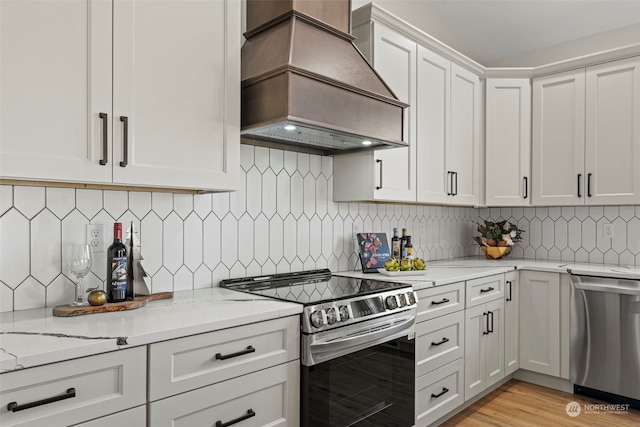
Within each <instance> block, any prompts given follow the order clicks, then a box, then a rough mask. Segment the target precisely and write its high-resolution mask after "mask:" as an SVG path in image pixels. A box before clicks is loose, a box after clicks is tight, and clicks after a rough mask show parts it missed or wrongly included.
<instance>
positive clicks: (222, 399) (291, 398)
mask: <svg viewBox="0 0 640 427" xmlns="http://www.w3.org/2000/svg"><path fill="white" fill-rule="evenodd" d="M299 381H300V362H298V361H297V360H296V361H293V362H289V363H285V364H283V365H278V366H274V367H272V368H268V369H264V370H262V371H258V372H254V373H251V374H248V375H244V376H242V377H239V378H234V379H232V380H228V381H224V382H221V383H218V384H214V385H211V386H208V387H204V388H200V389H198V390H193V391H190V392H189V393H184V394H180V395H178V396H173V397H170V398H167V399H163V400H159V401H157V402H152V403H151V405H150V410H149V425H152V426H154V427H163V426H171V427H181V426H185V427H187V426H205V425H207V426H211V425H216V422H217V421H221V422H222V423H228V422H229V421H232V420H236V419H238V418H241V417H247V418H246V420H244V421H242V422H241V423H239V424H238V425H242V427H254V426H256V427H257V426H266V425H268V426H297V425H298V424H299V418H300V406H299V401H300V383H299ZM252 413H253V414H254V415H252V416H250V415H251V414H252Z"/></svg>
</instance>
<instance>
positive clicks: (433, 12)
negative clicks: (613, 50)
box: [351, 0, 640, 66]
mask: <svg viewBox="0 0 640 427" xmlns="http://www.w3.org/2000/svg"><path fill="white" fill-rule="evenodd" d="M370 1H373V2H374V3H376V4H378V5H379V6H381V7H382V8H384V9H386V10H388V11H389V12H391V13H393V14H396V15H397V16H399V17H400V18H402V19H404V20H405V21H407V22H409V23H411V24H413V25H415V26H416V27H418V28H420V29H422V30H423V31H425V32H426V33H428V34H430V35H432V36H434V37H435V38H437V39H439V40H441V41H442V42H444V43H445V44H447V45H449V46H451V47H453V48H454V49H456V50H458V51H460V52H462V53H464V54H465V55H467V56H469V57H470V58H472V59H474V60H476V61H477V62H479V63H480V64H482V65H489V66H495V65H499V66H500V65H522V66H526V65H542V64H527V60H531V61H533V62H539V61H543V62H542V63H546V62H544V61H547V60H551V61H553V60H554V57H553V56H554V54H555V55H556V56H558V55H559V57H563V55H569V56H573V54H575V55H576V56H579V55H582V54H585V53H588V51H589V48H592V49H603V50H606V49H607V48H610V47H611V46H615V47H619V45H620V43H622V44H629V43H640V0H351V3H352V7H353V8H354V9H356V8H358V7H360V6H362V5H364V4H366V3H369V2H370ZM632 25H633V27H629V26H632ZM623 28H626V30H624V31H622V30H620V31H618V29H623ZM612 30H613V31H612ZM603 32H608V33H605V34H602V36H597V37H596V38H593V35H594V34H600V33H603ZM590 36H591V38H590ZM572 41H575V43H573V42H572ZM580 41H583V46H579V48H578V45H579V42H580ZM563 44H569V45H571V46H566V47H567V48H568V49H565V50H566V51H565V52H562V53H558V52H555V53H554V54H551V55H549V54H548V53H549V51H552V50H553V49H550V47H551V46H556V51H557V50H558V49H559V48H560V47H562V46H563ZM584 44H587V45H591V46H584ZM558 45H559V46H558ZM529 53H534V54H533V56H531V57H529V56H528V54H529ZM512 58H513V63H512V64H511V63H510V60H511V59H512ZM564 58H566V56H564Z"/></svg>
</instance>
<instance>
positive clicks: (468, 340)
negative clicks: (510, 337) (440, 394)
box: [464, 305, 488, 402]
mask: <svg viewBox="0 0 640 427" xmlns="http://www.w3.org/2000/svg"><path fill="white" fill-rule="evenodd" d="M486 312H487V310H486V305H480V306H477V307H473V308H468V309H467V310H466V311H465V319H464V390H465V391H464V400H465V402H466V401H467V400H469V399H470V398H472V397H473V396H475V395H476V394H478V393H480V392H481V391H482V390H484V389H485V387H486V379H485V378H486V377H485V372H486V371H485V366H486V354H485V340H486V338H485V336H486V335H487V332H488V331H487V315H486Z"/></svg>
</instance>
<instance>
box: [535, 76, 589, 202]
mask: <svg viewBox="0 0 640 427" xmlns="http://www.w3.org/2000/svg"><path fill="white" fill-rule="evenodd" d="M584 73H585V72H584V69H583V70H579V71H570V72H568V73H562V74H558V75H553V76H549V77H541V78H538V79H534V80H533V115H532V116H533V129H532V170H531V176H532V178H533V182H532V188H531V191H532V196H533V197H532V202H533V204H534V205H546V206H558V205H578V204H583V203H584V197H585V191H584V189H585V186H584V182H585V178H586V177H585V176H584V125H585V123H584V109H585V93H584V91H585V74H584Z"/></svg>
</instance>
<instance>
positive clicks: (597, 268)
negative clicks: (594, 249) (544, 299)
mask: <svg viewBox="0 0 640 427" xmlns="http://www.w3.org/2000/svg"><path fill="white" fill-rule="evenodd" d="M426 264H427V269H426V273H425V274H424V275H420V276H418V275H416V276H407V275H398V276H392V277H389V276H385V275H382V274H379V273H366V274H365V273H362V271H360V270H358V271H340V272H337V273H335V274H337V275H340V276H349V277H363V278H368V279H377V280H385V281H394V282H401V283H409V284H411V285H413V289H415V290H420V289H424V288H428V287H433V286H442V285H448V284H450V283H456V282H463V281H465V280H473V279H477V278H480V277H486V276H491V275H494V274H501V273H506V272H508V271H513V270H534V271H547V272H552V273H571V274H578V275H590V276H601V277H612V278H619V279H634V280H640V267H631V266H619V265H603V264H577V263H570V262H563V261H539V260H529V259H517V258H507V259H500V260H490V259H486V258H481V257H470V258H456V259H450V260H444V261H428V262H427V263H426Z"/></svg>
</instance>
